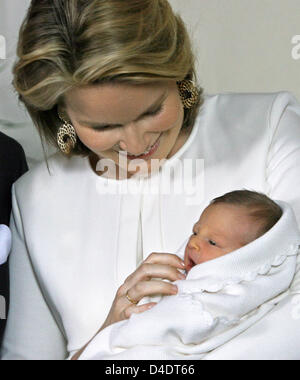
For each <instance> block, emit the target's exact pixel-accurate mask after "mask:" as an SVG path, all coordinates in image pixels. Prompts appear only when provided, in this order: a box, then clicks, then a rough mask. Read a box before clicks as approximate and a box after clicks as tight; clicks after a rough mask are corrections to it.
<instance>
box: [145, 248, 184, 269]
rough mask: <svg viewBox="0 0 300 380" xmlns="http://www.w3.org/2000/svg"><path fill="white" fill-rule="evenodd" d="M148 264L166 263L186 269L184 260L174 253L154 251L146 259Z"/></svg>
mask: <svg viewBox="0 0 300 380" xmlns="http://www.w3.org/2000/svg"><path fill="white" fill-rule="evenodd" d="M144 263H147V264H166V265H171V266H174V267H175V268H179V269H184V261H183V260H181V258H180V257H178V256H177V255H174V254H172V253H156V252H153V253H151V255H149V256H148V257H147V259H146V260H145V261H144Z"/></svg>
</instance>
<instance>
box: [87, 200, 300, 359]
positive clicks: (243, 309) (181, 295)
mask: <svg viewBox="0 0 300 380" xmlns="http://www.w3.org/2000/svg"><path fill="white" fill-rule="evenodd" d="M278 203H279V205H280V206H281V207H282V209H283V216H282V218H281V219H280V220H279V222H278V223H277V224H276V225H275V226H274V227H273V228H272V229H271V230H270V231H269V232H267V233H266V234H265V235H263V236H262V237H261V238H259V239H257V240H255V241H253V242H252V243H250V244H248V245H247V246H245V247H242V248H241V249H238V250H236V251H234V252H232V253H230V254H228V255H225V256H223V257H220V258H218V259H215V260H212V261H209V262H206V263H204V264H200V265H197V266H195V267H193V268H192V269H191V271H190V272H189V274H188V276H187V279H186V280H180V281H176V282H175V284H177V286H178V289H179V292H178V294H177V295H175V296H164V297H161V300H160V302H159V303H158V304H157V305H156V306H155V307H154V308H152V309H150V310H148V311H146V312H144V313H141V314H134V315H132V317H131V318H130V319H129V320H125V321H121V322H118V323H116V324H114V325H111V326H109V327H107V328H106V329H104V330H103V331H101V332H100V333H99V334H98V335H97V336H96V337H95V338H94V339H93V340H92V342H91V343H90V344H89V345H88V347H87V348H86V350H85V351H84V353H83V354H82V356H81V357H80V360H104V359H108V360H123V359H124V360H129V359H130V360H137V359H148V360H154V359H157V360H174V359H178V360H198V359H202V358H203V357H204V356H205V355H206V354H207V353H208V352H210V351H212V350H214V349H216V348H217V347H220V346H221V345H223V344H224V343H226V342H228V341H230V340H231V339H232V338H234V337H235V336H237V335H238V334H240V333H241V332H243V331H244V330H246V329H247V328H249V327H250V326H251V325H253V324H254V323H255V322H257V321H258V320H260V319H261V318H263V317H264V315H266V314H267V313H268V312H270V311H271V310H272V309H273V307H274V306H275V305H276V303H278V302H279V301H280V300H281V299H282V298H283V297H285V296H286V294H287V291H288V289H289V286H290V284H291V282H292V280H293V277H294V275H295V270H296V258H297V255H298V252H299V245H300V233H299V230H298V227H297V222H296V219H295V216H294V213H293V211H292V209H291V208H290V207H289V206H288V205H287V204H286V203H283V202H278ZM186 243H187V241H186V242H185V244H186ZM185 244H184V245H183V247H182V249H181V250H180V252H178V253H177V254H178V255H179V256H181V257H182V255H183V252H184V247H185ZM150 300H151V299H150V298H147V299H144V300H143V302H142V303H145V302H149V301H150ZM262 333H263V332H262Z"/></svg>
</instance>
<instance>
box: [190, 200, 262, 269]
mask: <svg viewBox="0 0 300 380" xmlns="http://www.w3.org/2000/svg"><path fill="white" fill-rule="evenodd" d="M258 227H259V225H258V223H255V222H253V219H251V218H250V216H249V211H248V210H247V209H246V208H245V207H242V206H235V205H228V204H222V203H220V204H215V205H210V206H208V207H207V208H206V209H205V210H204V212H203V213H202V215H201V217H200V219H199V221H198V222H197V223H196V224H195V225H194V228H193V235H192V236H191V237H190V240H189V242H188V244H187V246H186V249H185V257H184V262H185V266H186V271H187V272H189V271H190V270H191V268H192V267H193V266H195V265H197V264H202V263H205V262H206V261H209V260H213V259H216V258H218V257H220V256H224V255H226V254H227V253H229V252H232V251H234V250H236V249H239V248H241V247H243V246H244V245H246V244H248V243H250V242H251V241H253V240H255V239H256V237H257V233H258Z"/></svg>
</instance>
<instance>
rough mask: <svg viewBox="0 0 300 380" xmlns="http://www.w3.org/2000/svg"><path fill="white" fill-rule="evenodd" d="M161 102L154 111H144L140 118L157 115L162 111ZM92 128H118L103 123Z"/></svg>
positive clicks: (102, 129) (96, 129)
mask: <svg viewBox="0 0 300 380" xmlns="http://www.w3.org/2000/svg"><path fill="white" fill-rule="evenodd" d="M163 108H164V107H163V104H161V105H160V106H159V107H158V108H157V109H156V110H154V111H148V112H146V113H144V114H143V115H142V116H141V117H140V119H145V118H147V117H155V116H158V115H159V114H160V113H161V112H162V111H163ZM91 128H92V129H93V130H95V131H104V130H106V131H107V130H112V129H115V128H120V127H119V126H113V125H105V126H99V127H98V126H96V127H91Z"/></svg>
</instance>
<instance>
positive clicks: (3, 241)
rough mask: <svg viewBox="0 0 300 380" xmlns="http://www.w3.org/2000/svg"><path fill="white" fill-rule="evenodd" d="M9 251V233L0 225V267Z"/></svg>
mask: <svg viewBox="0 0 300 380" xmlns="http://www.w3.org/2000/svg"><path fill="white" fill-rule="evenodd" d="M10 249H11V232H10V229H9V228H8V227H7V226H5V225H4V224H1V225H0V265H2V264H4V263H5V262H6V260H7V257H8V255H9V252H10Z"/></svg>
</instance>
